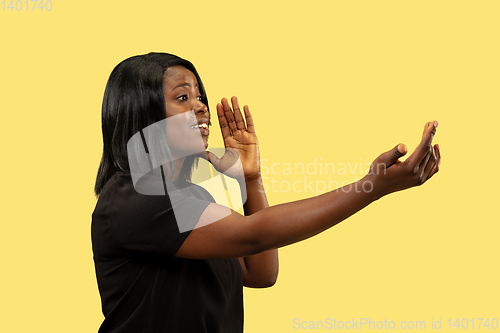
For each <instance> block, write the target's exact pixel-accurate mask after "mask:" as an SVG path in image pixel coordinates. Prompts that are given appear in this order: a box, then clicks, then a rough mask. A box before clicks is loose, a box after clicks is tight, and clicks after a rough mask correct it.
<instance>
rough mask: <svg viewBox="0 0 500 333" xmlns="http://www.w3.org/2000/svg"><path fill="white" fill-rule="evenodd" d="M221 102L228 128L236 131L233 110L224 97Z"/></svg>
mask: <svg viewBox="0 0 500 333" xmlns="http://www.w3.org/2000/svg"><path fill="white" fill-rule="evenodd" d="M221 102H222V108H223V109H224V115H225V116H226V119H227V124H228V126H229V129H230V130H231V131H233V132H236V130H237V127H236V122H235V121H234V114H233V110H231V107H230V106H229V103H228V101H227V99H226V98H223V99H222V101H221Z"/></svg>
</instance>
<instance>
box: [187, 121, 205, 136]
mask: <svg viewBox="0 0 500 333" xmlns="http://www.w3.org/2000/svg"><path fill="white" fill-rule="evenodd" d="M190 128H191V129H192V130H195V131H199V132H200V133H201V135H208V134H210V130H209V129H208V119H200V120H198V124H193V125H191V127H190Z"/></svg>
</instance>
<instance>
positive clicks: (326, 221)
mask: <svg viewBox="0 0 500 333" xmlns="http://www.w3.org/2000/svg"><path fill="white" fill-rule="evenodd" d="M436 127H437V122H430V123H427V125H426V126H425V128H424V134H423V137H422V141H421V142H420V144H419V146H418V147H417V148H416V150H415V151H414V152H413V154H412V155H411V156H410V157H409V158H408V159H406V160H405V161H404V162H401V161H399V158H400V157H402V156H404V155H405V154H406V146H404V145H403V144H400V145H397V146H396V147H395V148H394V149H392V150H390V151H388V152H386V153H383V154H381V155H380V156H379V157H378V158H377V159H375V161H374V162H373V163H372V165H371V167H370V172H369V173H368V174H367V175H366V176H365V177H364V178H363V179H361V180H360V181H358V182H355V183H353V184H350V185H347V186H344V187H342V188H339V189H336V190H334V191H332V192H328V193H325V194H323V195H320V196H318V197H314V198H309V199H305V200H300V201H296V202H293V203H285V204H281V205H277V206H273V207H269V208H265V209H262V210H260V211H258V212H256V213H254V214H252V215H250V216H241V215H239V214H238V213H235V212H233V213H231V214H230V215H229V216H227V210H228V209H227V208H225V207H222V206H220V205H217V204H210V205H209V206H208V207H207V209H205V211H204V213H203V214H202V216H201V218H200V220H199V222H198V224H199V225H200V226H202V225H203V226H202V227H199V228H197V229H195V230H193V231H192V232H191V233H190V235H189V236H188V237H187V239H186V240H185V241H184V243H183V245H182V246H181V248H180V249H179V251H178V252H177V254H176V255H177V256H178V257H184V258H197V259H204V258H207V259H208V258H239V257H246V256H249V255H253V254H257V253H261V252H263V251H267V250H270V249H276V248H279V247H282V246H286V245H289V244H292V243H296V242H299V241H301V240H304V239H307V238H309V237H312V236H314V235H316V234H318V233H320V232H322V231H325V230H327V229H328V228H330V227H332V226H334V225H335V224H337V223H339V222H341V221H343V220H344V219H346V218H348V217H349V216H351V215H352V214H354V213H356V212H357V211H359V210H360V209H362V208H364V207H366V206H367V205H369V204H370V203H371V202H373V201H376V200H378V199H380V198H381V197H383V196H385V195H387V194H389V193H392V192H396V191H400V190H404V189H407V188H410V187H414V186H418V185H422V184H423V183H424V182H425V181H427V180H428V179H429V178H431V177H432V176H433V175H434V174H435V173H436V172H437V171H438V170H439V164H440V160H441V154H440V151H439V147H438V146H437V145H434V146H432V139H433V136H434V134H435V132H436ZM214 221H217V222H214Z"/></svg>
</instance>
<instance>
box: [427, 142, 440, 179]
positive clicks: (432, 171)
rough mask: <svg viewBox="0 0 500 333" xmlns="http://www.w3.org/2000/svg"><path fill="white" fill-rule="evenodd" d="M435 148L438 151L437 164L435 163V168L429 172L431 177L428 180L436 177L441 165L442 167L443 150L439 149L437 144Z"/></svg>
mask: <svg viewBox="0 0 500 333" xmlns="http://www.w3.org/2000/svg"><path fill="white" fill-rule="evenodd" d="M434 148H435V150H436V163H434V166H433V167H432V169H431V171H430V172H429V176H427V179H429V178H431V177H432V176H434V174H435V173H436V172H438V171H439V165H441V148H439V145H438V144H436V145H435V146H434Z"/></svg>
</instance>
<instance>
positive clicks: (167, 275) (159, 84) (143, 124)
mask: <svg viewBox="0 0 500 333" xmlns="http://www.w3.org/2000/svg"><path fill="white" fill-rule="evenodd" d="M243 114H244V116H243V115H242V113H241V111H240V108H239V104H238V100H237V99H236V98H235V97H233V98H232V99H231V105H230V104H229V102H228V101H227V100H226V99H222V101H221V103H219V104H217V116H218V118H219V124H220V127H221V132H222V136H223V138H224V143H225V145H226V148H228V152H227V153H226V154H225V155H224V156H222V157H221V158H218V157H216V156H215V155H213V154H210V153H202V154H201V155H200V154H197V155H196V154H194V155H190V154H189V153H185V152H186V151H189V150H190V149H191V148H189V147H191V146H193V148H192V149H193V151H195V150H196V147H199V145H198V146H196V145H195V143H196V142H201V145H202V146H203V147H202V148H204V149H206V148H207V147H208V135H209V132H210V130H209V129H208V124H209V123H210V112H209V108H208V100H207V96H206V92H205V88H204V86H203V83H202V81H201V79H200V77H199V75H198V73H197V71H196V69H195V67H194V66H193V65H192V64H191V63H190V62H188V61H186V60H184V59H181V58H179V57H176V56H174V55H171V54H166V53H150V54H146V55H141V56H135V57H131V58H129V59H126V60H124V61H123V62H121V63H120V64H119V65H118V66H116V68H115V69H114V70H113V72H112V73H111V75H110V78H109V80H108V83H107V86H106V90H105V93H104V100H103V108H102V131H103V142H104V149H103V156H102V160H101V164H100V166H99V171H98V175H97V180H96V185H95V193H96V195H97V196H98V202H97V205H96V208H95V210H94V212H93V214H92V245H93V251H94V261H95V267H96V275H97V282H98V286H99V292H100V294H101V300H102V310H103V314H104V316H105V320H104V322H103V323H102V325H101V327H100V330H99V332H230V333H234V332H242V331H243V298H242V289H243V286H248V287H256V288H261V287H269V286H272V285H273V284H274V283H275V282H276V279H277V275H278V253H277V249H278V248H279V247H282V246H285V245H289V244H292V243H296V242H299V241H301V240H304V239H306V238H309V237H311V236H314V235H316V234H318V233H320V232H322V231H325V230H327V229H329V228H330V227H332V226H334V225H335V224H337V223H339V222H341V221H342V220H344V219H346V218H348V217H349V216H351V215H352V214H354V213H356V212H357V211H359V210H360V209H362V208H363V207H365V206H367V205H368V204H370V203H371V202H373V201H376V200H378V199H379V198H381V197H382V196H384V195H387V194H389V193H392V192H396V191H399V190H403V189H407V188H410V187H413V186H417V185H421V184H423V183H424V182H425V181H427V179H429V178H431V177H432V176H433V175H434V174H435V173H436V172H437V171H438V168H439V164H440V160H441V156H440V152H439V147H438V146H437V145H434V146H432V138H433V136H434V134H435V132H436V127H437V122H429V123H427V124H426V126H425V128H424V133H423V137H422V141H421V143H420V145H419V146H418V147H417V149H416V150H415V151H414V153H413V154H412V155H411V156H410V157H409V158H408V159H406V160H405V161H404V162H401V161H399V160H398V159H399V158H400V157H402V156H404V155H405V154H406V152H407V151H406V146H405V145H403V144H399V145H397V146H396V147H394V148H393V149H392V150H390V151H388V152H385V153H383V154H381V155H380V156H379V157H378V158H377V159H376V160H375V161H374V162H373V163H372V165H371V167H370V172H369V173H368V174H367V175H366V176H365V177H364V178H363V179H361V180H359V181H358V182H356V183H353V184H350V185H348V186H345V187H342V188H340V189H337V190H334V191H331V192H329V193H325V194H323V195H320V196H317V197H314V198H309V199H305V200H300V201H296V202H291V203H286V204H281V205H277V206H273V207H269V205H268V203H267V199H266V195H265V193H264V189H263V185H262V180H261V175H260V164H259V150H258V143H257V137H256V134H255V129H254V125H253V121H252V117H251V114H250V111H249V109H248V107H247V106H245V107H244V108H243ZM188 115H189V116H188ZM173 119H181V124H182V121H183V120H182V119H184V120H185V122H186V126H185V127H183V126H182V125H176V126H170V127H169V126H166V131H167V132H168V133H166V136H167V137H169V136H172V133H175V135H174V137H175V138H176V139H174V140H170V141H169V144H168V145H167V146H165V147H166V148H165V149H164V154H165V156H164V159H163V161H168V163H167V162H165V165H162V166H161V167H160V168H159V169H158V170H160V173H161V177H160V178H158V177H157V179H161V180H162V184H164V186H165V192H164V193H163V194H162V193H156V195H148V194H144V193H143V192H141V191H139V190H137V188H136V187H137V184H138V183H137V182H136V179H135V178H134V177H136V176H137V175H135V176H134V172H133V171H134V170H131V169H133V168H131V163H135V162H132V160H133V158H132V157H131V153H130V146H129V150H127V144H129V142H130V140H131V138H132V137H133V136H134V135H138V133H140V135H141V136H140V138H142V139H143V143H144V147H145V149H144V154H143V155H144V156H151V155H152V152H151V147H150V149H148V148H147V147H148V144H149V143H148V142H149V141H148V140H146V137H147V136H145V135H144V133H145V132H146V130H145V129H146V128H148V126H151V125H153V124H155V123H159V122H161V121H164V120H166V121H167V122H168V121H169V120H173ZM170 124H172V123H170ZM177 124H178V123H177ZM193 124H194V125H193ZM196 140H198V141H196ZM160 146H161V145H160ZM183 152H184V153H183ZM235 152H236V153H237V154H236V156H237V157H239V159H240V161H241V166H242V168H241V169H242V173H243V182H244V186H243V187H245V188H246V202H245V204H244V213H245V215H244V216H242V215H240V214H238V213H237V212H234V211H230V210H229V209H228V208H227V207H223V206H221V205H218V204H217V203H215V201H214V200H213V198H212V196H211V195H210V193H208V192H207V191H206V190H204V189H203V188H202V187H200V186H196V185H194V184H191V183H190V176H191V172H192V167H193V165H195V164H196V161H197V158H199V157H200V156H201V157H203V158H205V159H207V160H209V161H210V162H211V163H212V164H213V165H214V167H215V168H216V169H217V170H219V171H221V172H222V171H227V172H228V173H229V174H230V173H231V172H230V171H228V170H229V169H230V167H231V166H232V165H233V164H234V161H235V160H234V159H235ZM172 156H176V158H171V157H172ZM148 158H150V157H148ZM134 165H136V164H134ZM131 171H132V172H131ZM146 178H147V177H146ZM153 178H154V177H153ZM143 179H144V177H143ZM148 179H149V178H148ZM188 185H189V186H188ZM242 185H243V184H242ZM167 189H168V190H167ZM355 189H356V190H355ZM359 189H362V190H359ZM160 192H161V191H160ZM149 194H151V193H149ZM180 219H185V220H186V221H191V222H189V223H190V225H188V226H187V227H186V230H187V231H181V230H183V227H181V224H178V223H179V220H180Z"/></svg>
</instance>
